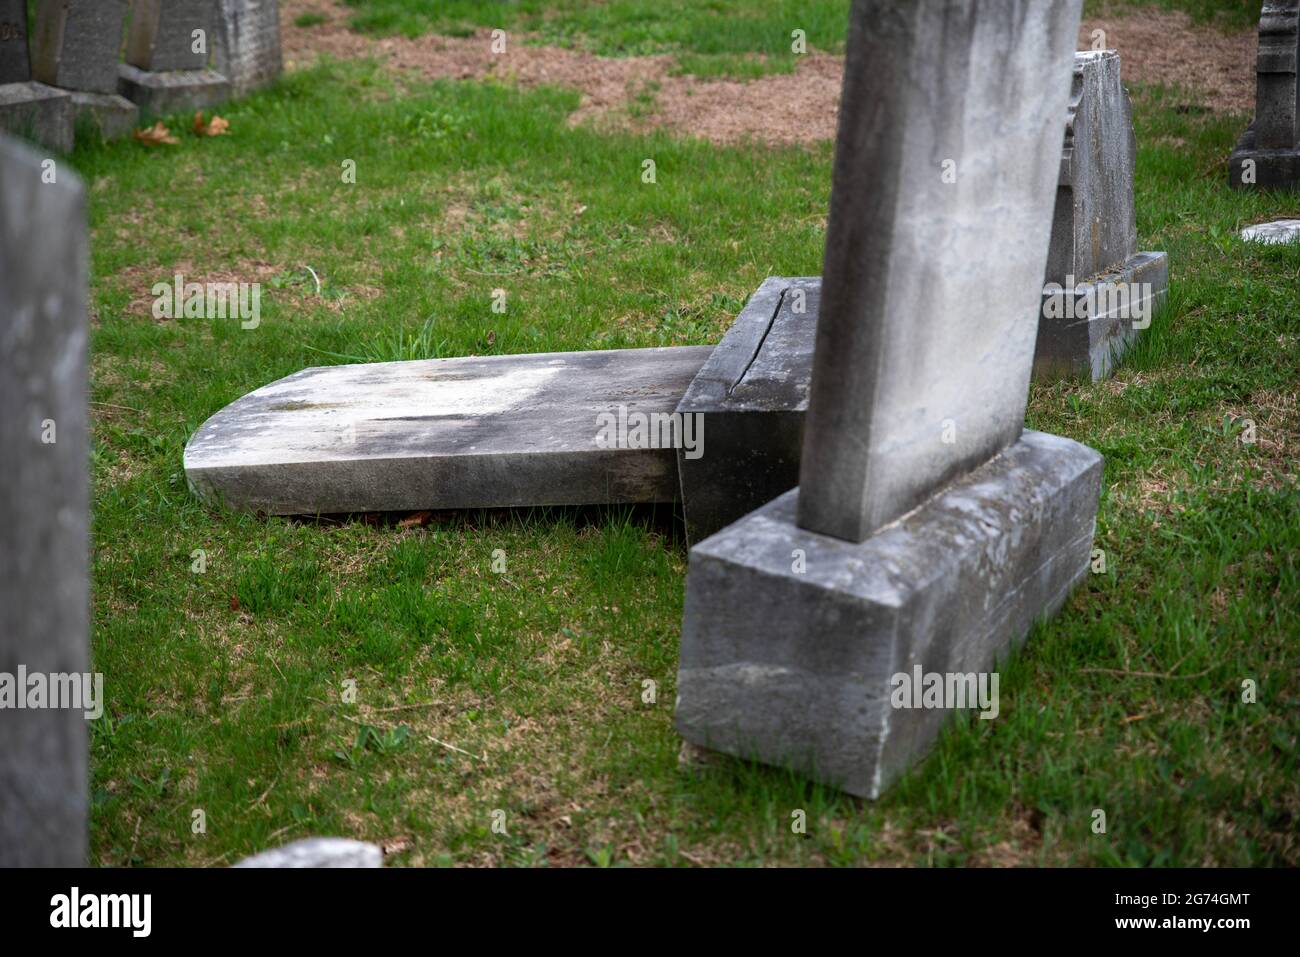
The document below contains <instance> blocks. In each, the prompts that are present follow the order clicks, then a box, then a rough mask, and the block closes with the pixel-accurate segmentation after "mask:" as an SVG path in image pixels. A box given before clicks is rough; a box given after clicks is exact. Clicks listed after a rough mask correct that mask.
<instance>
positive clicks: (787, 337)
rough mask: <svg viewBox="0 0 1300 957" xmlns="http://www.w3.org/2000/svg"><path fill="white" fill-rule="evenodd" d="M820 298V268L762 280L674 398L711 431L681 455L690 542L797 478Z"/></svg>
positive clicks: (681, 408) (705, 430) (682, 410)
mask: <svg viewBox="0 0 1300 957" xmlns="http://www.w3.org/2000/svg"><path fill="white" fill-rule="evenodd" d="M820 301H821V277H820V276H812V277H806V278H802V279H786V278H783V277H779V276H770V277H768V278H767V279H765V280H764V281H763V284H762V285H761V286H760V287H759V288H758V291H757V292H755V293H754V295H753V296H752V297H751V298H750V300H749V302H748V303H746V305H745V308H744V309H743V310H742V311H741V313H740V315H739V316H737V317H736V321H735V322H734V323H732V325H731V328H730V329H728V330H727V334H726V335H725V336H724V337H723V338H722V342H720V343H719V344H718V346H717V348H715V349H714V350H713V354H712V355H711V356H710V357H709V361H708V362H706V363H705V364H704V368H702V369H701V370H700V373H699V375H697V376H696V377H695V379H694V380H693V381H692V382H691V387H690V388H689V389H687V390H686V395H684V396H683V397H682V400H681V402H679V403H678V404H677V411H678V412H680V413H681V414H682V415H691V416H697V417H698V418H699V419H700V420H702V427H703V433H704V434H705V435H706V436H708V440H707V441H706V442H705V443H704V454H703V455H699V456H695V457H691V456H688V455H687V454H686V450H679V451H678V453H677V468H678V472H679V473H680V475H681V482H682V502H683V504H684V506H685V514H686V535H687V540H688V541H691V542H697V541H700V540H701V539H704V538H707V537H708V536H709V535H712V534H713V533H714V532H716V531H718V529H720V528H722V527H724V526H726V525H730V524H731V523H732V522H734V521H735V520H736V519H738V518H740V517H741V516H742V515H745V514H747V513H748V512H751V511H753V510H754V509H756V508H758V507H759V506H760V505H762V504H764V503H765V502H768V501H770V500H772V499H773V498H775V497H776V496H777V495H779V494H781V493H782V492H784V491H786V490H787V489H790V488H793V487H794V486H796V485H798V484H799V458H800V453H801V450H802V447H803V423H804V414H805V413H806V412H807V411H808V384H809V381H810V379H811V378H812V352H813V342H814V339H815V336H816V330H817V312H818V308H819V305H820Z"/></svg>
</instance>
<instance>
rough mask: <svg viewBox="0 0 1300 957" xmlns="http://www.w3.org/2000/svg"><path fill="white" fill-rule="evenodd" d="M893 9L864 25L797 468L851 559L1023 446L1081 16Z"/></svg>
mask: <svg viewBox="0 0 1300 957" xmlns="http://www.w3.org/2000/svg"><path fill="white" fill-rule="evenodd" d="M892 6H893V5H890V4H874V3H860V4H858V5H857V6H856V7H855V8H854V9H855V13H854V16H853V21H852V29H853V30H854V31H855V38H856V41H857V42H856V44H855V45H854V44H851V45H850V46H849V48H848V53H847V62H846V66H845V74H844V77H845V78H844V92H843V100H842V104H841V107H840V120H839V133H838V140H837V150H836V156H835V168H834V177H833V181H832V193H831V208H830V219H829V222H828V225H827V235H826V263H825V268H824V273H823V279H822V303H821V313H820V315H819V317H818V320H817V345H816V349H815V352H814V358H813V376H812V393H811V396H810V398H809V408H808V422H807V428H806V430H805V434H804V451H803V461H802V464H801V466H800V485H801V490H802V494H801V495H800V497H799V524H800V525H802V526H803V527H804V528H807V529H809V530H811V531H816V532H821V533H823V534H827V535H835V536H837V537H839V538H843V539H846V540H848V541H854V542H860V541H862V540H863V539H864V538H866V537H867V536H868V535H870V534H871V533H872V532H874V531H875V530H876V529H878V528H880V527H881V526H882V525H885V524H886V523H888V522H890V521H893V520H894V519H896V518H898V517H899V516H900V515H902V514H903V513H904V512H906V511H908V510H909V509H911V508H913V507H914V506H916V505H918V504H919V503H920V502H921V501H922V500H924V499H925V498H927V497H929V496H930V495H931V494H933V493H934V491H935V490H936V489H937V488H938V487H939V486H940V485H942V484H943V483H944V482H946V481H948V480H950V479H952V478H954V477H956V476H958V475H961V474H964V473H966V472H969V471H970V470H971V469H972V468H974V467H975V466H976V465H978V464H980V463H982V462H984V461H987V460H988V459H989V458H990V457H991V456H993V455H995V454H996V453H998V452H999V451H1001V450H1002V449H1004V448H1006V447H1007V446H1008V445H1010V444H1011V443H1012V442H1014V441H1015V440H1016V439H1017V438H1018V437H1019V435H1020V431H1021V426H1022V423H1023V422H1024V416H1025V405H1026V402H1027V399H1028V391H1029V377H1030V371H1031V368H1032V365H1033V353H1034V337H1035V333H1036V329H1037V320H1038V311H1039V305H1040V294H1041V289H1042V280H1043V275H1044V271H1045V269H1044V267H1045V260H1046V254H1047V248H1048V239H1049V233H1050V229H1051V221H1052V202H1053V198H1054V196H1055V193H1056V181H1057V173H1058V167H1059V159H1058V157H1059V156H1060V140H1061V129H1062V125H1063V123H1062V120H1063V117H1064V116H1065V112H1066V110H1065V106H1066V95H1067V93H1068V90H1069V76H1070V71H1069V63H1070V56H1072V55H1073V54H1072V48H1073V39H1071V41H1070V43H1069V47H1070V48H1071V49H1070V50H1067V55H1066V56H1065V57H1064V58H1063V59H1062V58H1061V57H1059V56H1058V53H1059V51H1058V49H1057V46H1058V44H1060V43H1061V42H1062V40H1061V35H1060V34H1059V33H1058V32H1057V31H1058V29H1059V27H1060V26H1061V24H1062V23H1064V22H1065V21H1067V20H1069V19H1070V9H1071V8H1072V7H1077V4H1071V3H1060V4H1051V5H1047V4H1033V5H1030V4H1024V3H1020V4H1012V3H1001V2H999V3H992V4H989V5H987V7H985V6H981V5H978V4H973V3H972V4H964V3H950V2H942V3H935V4H933V5H931V4H918V5H915V6H916V9H914V8H913V5H910V4H909V5H905V9H903V10H895V9H893V8H892ZM1038 7H1042V9H1037V8H1038ZM1008 43H1015V44H1017V45H1016V46H1014V47H1012V48H1010V49H1002V50H999V49H998V46H999V45H1001V44H1008ZM1052 70H1056V73H1055V74H1054V73H1053V72H1051V71H1052ZM882 74H883V75H889V76H891V77H893V78H894V79H896V80H897V81H898V82H897V86H890V85H889V84H883V83H882V81H881V76H882ZM945 174H946V175H945ZM903 264H905V267H906V268H901V267H902V266H903ZM891 265H896V266H897V267H898V268H893V269H890V268H889V267H890V266H891ZM1029 277H1032V281H1030V278H1029ZM886 279H887V281H886ZM978 304H987V305H986V307H985V308H984V309H982V310H981V314H980V316H979V321H973V319H972V314H971V313H972V309H973V308H976V307H977V306H978ZM946 424H951V429H947V430H946V428H945V427H946ZM945 430H946V431H948V432H949V433H950V434H951V438H952V441H950V442H941V441H939V437H940V435H941V434H943V433H944V432H945Z"/></svg>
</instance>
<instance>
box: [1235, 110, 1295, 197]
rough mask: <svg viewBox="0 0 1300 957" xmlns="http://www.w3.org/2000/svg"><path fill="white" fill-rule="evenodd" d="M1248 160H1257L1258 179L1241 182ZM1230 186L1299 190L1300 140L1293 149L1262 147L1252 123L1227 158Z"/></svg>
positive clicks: (1236, 187)
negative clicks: (1256, 142) (1256, 143)
mask: <svg viewBox="0 0 1300 957" xmlns="http://www.w3.org/2000/svg"><path fill="white" fill-rule="evenodd" d="M1246 160H1254V161H1255V182H1253V183H1245V182H1242V175H1243V170H1242V167H1243V165H1244V164H1245V162H1246ZM1228 185H1229V186H1230V187H1232V188H1233V189H1296V188H1297V187H1300V143H1297V144H1296V145H1295V146H1293V147H1292V148H1291V149H1269V150H1265V149H1259V148H1257V147H1256V146H1255V128H1254V126H1253V125H1252V126H1251V127H1250V128H1248V129H1247V130H1246V132H1245V133H1243V134H1242V135H1241V139H1239V140H1237V145H1236V146H1235V147H1234V148H1233V150H1232V155H1231V156H1229V157H1228Z"/></svg>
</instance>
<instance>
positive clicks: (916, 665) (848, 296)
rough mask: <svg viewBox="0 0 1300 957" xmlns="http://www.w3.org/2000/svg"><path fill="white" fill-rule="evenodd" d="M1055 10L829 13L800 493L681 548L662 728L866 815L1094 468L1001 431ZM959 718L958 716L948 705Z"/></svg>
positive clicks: (913, 8)
mask: <svg viewBox="0 0 1300 957" xmlns="http://www.w3.org/2000/svg"><path fill="white" fill-rule="evenodd" d="M1079 7H1080V0H1073V2H1063V3H1056V4H1051V5H1048V4H1042V3H1038V2H1037V0H994V2H977V0H942V2H934V3H925V4H907V5H901V6H900V5H897V4H895V3H892V2H889V0H855V3H854V5H853V10H852V14H851V22H850V30H849V39H848V45H847V56H846V61H845V68H844V90H843V96H842V99H841V107H840V126H839V134H838V139H837V146H836V156H835V166H834V175H833V184H832V193H831V211H830V220H829V224H828V229H827V239H826V261H825V269H824V274H823V280H822V300H821V309H820V313H819V317H818V325H817V337H816V346H815V349H814V353H813V375H812V383H811V394H810V399H809V408H808V416H807V422H806V428H805V435H804V449H803V455H802V461H801V464H800V485H799V487H798V488H796V489H793V490H791V491H789V492H787V493H785V494H784V495H782V496H780V497H778V498H777V499H775V500H773V501H772V502H770V503H768V504H767V505H765V506H763V507H762V508H759V509H758V510H757V511H755V512H752V513H750V514H749V515H747V516H745V517H744V518H742V519H740V520H739V521H737V522H736V523H734V524H732V525H730V526H728V527H727V528H725V529H723V530H722V531H721V532H719V533H717V534H716V535H714V536H712V537H711V538H709V539H707V540H706V541H704V542H701V543H699V544H697V545H695V547H694V548H692V550H691V552H690V570H689V573H688V578H687V590H686V608H685V616H684V623H683V629H682V646H681V662H680V668H679V674H678V704H677V713H676V722H677V728H678V730H679V731H680V733H681V734H682V735H683V737H685V738H686V739H687V740H688V741H690V742H692V743H694V744H697V745H702V746H704V747H706V748H712V749H716V750H720V751H724V752H727V753H730V754H734V755H738V756H742V757H749V758H756V759H758V760H761V761H765V762H768V763H775V764H781V765H786V766H790V767H793V768H797V769H799V770H801V771H803V772H805V773H807V774H809V775H811V776H813V777H815V778H817V779H819V780H822V781H826V782H828V783H831V784H834V785H836V786H839V787H842V788H844V789H845V790H847V791H849V792H851V793H853V794H858V795H864V796H868V797H875V796H876V795H878V794H879V793H880V791H881V790H882V789H883V788H884V787H885V786H887V784H888V783H889V781H890V780H891V779H892V778H893V777H894V776H895V775H896V774H898V773H899V772H900V771H901V770H902V769H903V768H904V767H906V766H907V765H908V764H909V763H910V762H911V761H913V760H914V759H915V758H916V757H917V756H918V755H919V754H920V753H921V752H922V751H923V750H924V749H925V747H926V746H927V745H928V744H929V743H930V742H931V741H932V740H933V738H934V736H935V735H936V734H937V733H938V729H939V727H940V723H941V721H942V716H943V713H944V712H943V711H942V710H928V709H925V708H915V709H913V708H900V707H895V705H896V703H897V702H894V701H891V689H892V687H893V685H894V680H895V678H896V677H897V676H898V675H900V674H907V675H910V674H912V672H913V671H914V670H918V671H922V672H925V673H927V674H928V673H938V674H965V673H970V674H971V675H972V678H973V677H974V673H975V672H980V671H983V670H984V669H988V668H991V667H993V665H994V663H995V661H996V660H997V659H998V658H999V657H1001V656H1004V655H1005V654H1006V653H1007V652H1008V651H1009V649H1010V648H1011V647H1013V646H1014V645H1015V644H1016V643H1017V642H1018V641H1020V640H1022V639H1023V637H1024V636H1025V634H1026V633H1027V631H1028V629H1029V627H1030V625H1031V624H1032V623H1033V621H1035V620H1036V619H1038V618H1040V617H1042V616H1045V615H1049V614H1051V613H1053V612H1054V611H1055V610H1056V609H1057V608H1058V607H1059V606H1060V604H1061V603H1062V602H1063V601H1064V600H1065V597H1066V596H1067V594H1068V593H1069V591H1070V589H1071V588H1072V587H1073V586H1074V585H1075V584H1077V583H1078V581H1079V580H1080V579H1081V578H1082V576H1083V574H1084V573H1085V571H1086V568H1087V562H1088V556H1089V554H1090V551H1091V539H1092V533H1093V525H1094V521H1095V517H1096V509H1097V502H1098V497H1099V493H1100V481H1101V458H1100V456H1098V455H1097V453H1095V452H1093V451H1092V450H1091V449H1088V448H1086V447H1084V446H1082V445H1079V444H1078V443H1075V442H1072V441H1069V440H1067V439H1062V438H1058V437H1055V436H1050V435H1045V434H1042V433H1034V432H1025V431H1023V421H1024V412H1025V406H1026V399H1027V393H1028V387H1029V378H1030V371H1031V367H1032V364H1033V353H1034V338H1035V333H1036V327H1037V322H1038V313H1039V308H1040V305H1041V291H1042V279H1043V275H1044V270H1045V267H1046V261H1047V249H1048V244H1049V234H1050V228H1051V219H1052V205H1053V196H1054V193H1055V189H1056V182H1057V173H1058V170H1059V155H1060V154H1059V148H1060V143H1061V135H1062V129H1063V125H1064V124H1063V118H1064V116H1065V108H1066V101H1067V97H1068V95H1069V80H1068V78H1069V75H1070V71H1069V65H1070V60H1071V55H1072V49H1073V45H1074V40H1075V37H1076V34H1077V29H1078V23H1079ZM958 706H960V703H958Z"/></svg>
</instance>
